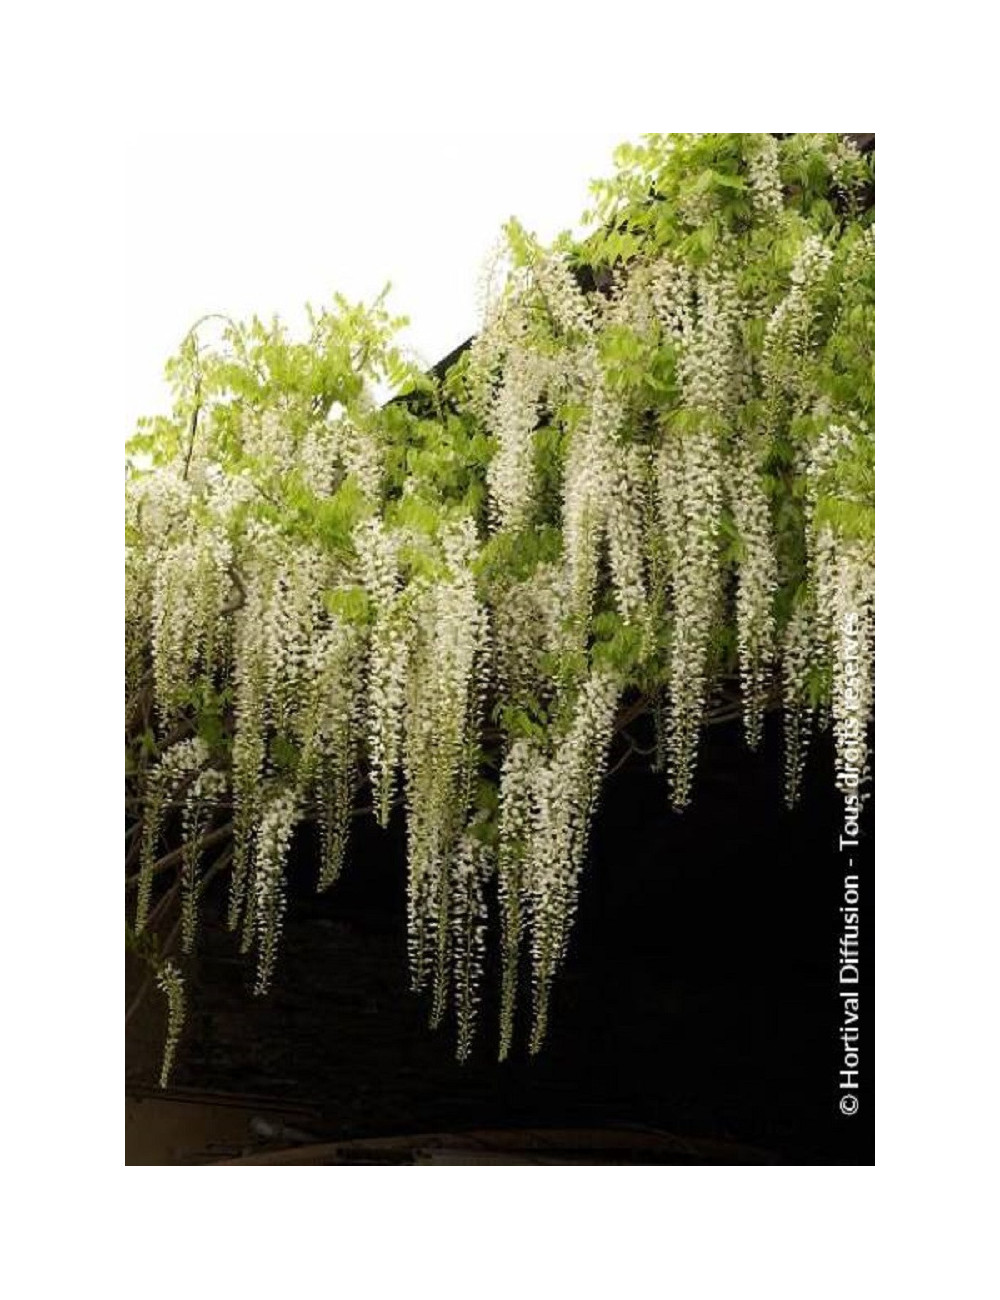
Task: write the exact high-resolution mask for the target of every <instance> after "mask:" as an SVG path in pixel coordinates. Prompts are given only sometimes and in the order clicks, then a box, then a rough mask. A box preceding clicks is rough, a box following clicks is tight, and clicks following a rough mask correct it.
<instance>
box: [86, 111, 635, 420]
mask: <svg viewBox="0 0 1000 1300" xmlns="http://www.w3.org/2000/svg"><path fill="white" fill-rule="evenodd" d="M628 138H630V135H629V132H627V131H625V132H622V131H620V130H615V131H604V132H600V131H598V132H591V133H589V134H586V135H583V134H577V135H573V134H558V135H557V134H540V133H535V134H533V135H520V136H519V135H510V134H505V135H502V136H500V135H497V136H490V135H488V134H486V135H484V134H476V135H472V134H451V135H447V136H437V137H435V136H423V137H420V138H416V137H413V138H410V139H406V138H403V139H401V138H400V137H399V135H398V134H397V135H395V136H393V137H392V138H391V140H390V139H389V138H388V137H385V136H379V135H370V134H366V133H365V132H364V131H358V132H356V133H353V134H324V135H288V136H285V137H281V138H277V137H275V138H270V139H268V138H263V139H262V138H260V137H259V136H256V137H250V136H248V135H244V136H239V135H233V136H229V137H227V136H219V135H213V136H207V137H206V136H193V135H183V136H180V135H177V136H146V137H144V138H142V139H141V140H139V139H137V140H134V141H132V142H130V143H129V144H128V145H127V147H126V149H125V151H124V153H123V156H122V174H120V175H119V176H118V177H116V182H117V184H116V188H118V187H119V186H120V189H121V202H122V203H123V204H124V205H125V211H124V212H122V213H121V214H120V215H121V217H122V218H123V219H122V220H121V222H120V225H119V223H116V225H118V228H119V231H120V237H121V239H122V240H123V241H124V246H123V247H122V248H120V249H118V250H117V253H118V255H119V256H120V258H121V264H123V266H124V268H125V270H124V274H122V275H121V276H120V279H119V294H120V296H121V297H122V299H123V301H122V302H121V303H120V304H119V311H120V312H121V313H122V314H121V317H120V319H121V320H122V321H123V322H124V328H123V329H122V331H121V335H120V337H119V339H118V341H116V348H117V349H118V350H119V355H118V357H117V359H116V374H117V379H116V386H117V391H116V392H115V394H114V408H113V409H114V418H115V420H116V423H117V427H116V431H115V436H116V437H128V436H129V435H130V434H131V433H132V431H133V428H134V421H135V419H136V418H137V417H138V416H139V415H148V414H154V413H157V412H159V411H165V410H167V409H168V404H169V391H168V389H167V386H166V384H165V383H164V382H163V378H162V374H163V364H164V362H165V361H166V359H167V357H168V356H169V355H171V354H172V353H173V352H174V351H175V349H176V347H177V344H178V343H179V341H180V339H181V338H182V337H183V335H184V334H185V333H186V331H187V330H188V328H189V327H190V326H191V324H193V322H194V321H195V320H197V319H198V317H199V316H201V315H203V314H205V313H206V312H211V311H218V312H224V313H226V314H228V315H230V316H235V317H244V316H247V315H249V314H251V313H253V312H257V313H258V314H259V315H261V316H265V317H266V316H268V315H270V314H271V313H272V312H277V313H278V314H279V315H281V316H283V317H284V318H285V319H287V320H289V321H295V320H298V319H300V315H299V314H300V312H301V308H302V306H303V304H304V303H305V302H306V301H307V300H308V301H311V302H313V303H314V304H317V305H318V304H320V303H322V302H324V301H328V300H329V298H330V297H331V296H332V294H333V293H334V292H335V291H337V290H339V291H340V292H342V293H344V294H345V295H346V296H347V297H349V298H351V299H366V300H368V299H371V298H372V297H374V296H375V295H376V294H377V293H378V292H379V290H380V289H381V288H382V286H383V285H384V284H385V282H386V281H387V280H391V281H392V292H391V295H390V298H389V306H390V308H392V309H393V310H394V311H397V312H399V313H402V314H405V315H408V316H409V317H410V319H411V326H410V328H409V330H408V331H407V333H406V335H405V336H404V338H405V341H406V342H407V343H408V344H409V345H410V346H411V347H412V348H413V349H415V351H416V352H417V353H418V354H420V355H421V356H422V357H423V358H424V359H426V361H427V362H428V364H430V363H433V362H434V361H437V360H438V359H439V358H440V357H442V356H444V355H445V354H446V353H447V352H449V351H450V350H451V349H452V348H453V347H455V346H456V345H457V344H458V343H460V342H462V340H463V339H465V338H467V337H468V335H470V334H471V333H473V332H474V330H475V329H476V324H477V321H476V288H477V281H478V278H479V273H480V269H481V266H482V264H483V261H484V258H485V257H486V255H487V253H488V252H489V249H490V247H491V246H492V244H493V242H494V241H495V239H496V237H497V235H498V234H499V232H500V228H501V226H502V224H503V223H504V222H505V221H506V220H507V218H508V217H510V216H517V217H518V218H520V220H521V221H522V222H523V223H524V224H525V225H526V226H527V227H528V228H529V229H531V230H534V231H535V232H536V233H537V234H539V235H540V236H541V237H542V238H543V239H550V238H551V237H552V236H554V235H555V234H556V233H558V231H560V230H562V229H564V228H565V227H567V226H573V225H575V224H576V222H577V221H578V219H579V216H580V214H581V212H582V211H583V210H584V208H585V207H586V206H587V203H588V189H587V184H588V181H590V180H591V179H593V178H594V177H596V176H603V175H607V174H608V173H609V171H610V167H611V151H612V149H613V148H614V146H615V145H616V144H618V143H619V142H620V141H621V140H624V139H628ZM109 432H110V430H109Z"/></svg>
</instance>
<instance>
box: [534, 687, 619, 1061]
mask: <svg viewBox="0 0 1000 1300" xmlns="http://www.w3.org/2000/svg"><path fill="white" fill-rule="evenodd" d="M619 695H620V687H619V685H618V683H617V682H616V680H615V679H614V677H613V676H611V675H610V674H609V673H605V672H600V671H594V672H592V673H591V674H590V676H589V677H588V678H587V679H586V680H585V681H584V682H583V683H582V685H581V687H580V690H579V694H578V696H577V699H576V702H575V706H574V708H573V713H572V716H571V719H570V722H569V725H568V727H567V730H566V732H565V734H564V735H563V736H562V738H561V739H560V740H559V741H558V742H557V746H556V750H555V753H554V755H553V757H552V759H551V760H550V762H548V763H547V764H544V765H540V766H538V767H537V768H536V769H535V772H534V784H533V790H532V804H533V807H532V823H531V831H530V840H529V844H528V849H527V853H526V855H525V856H526V868H527V869H526V873H525V875H526V879H525V894H526V900H525V901H526V903H527V911H528V916H529V944H530V949H531V965H532V988H533V992H534V1018H533V1024H532V1033H531V1044H532V1050H534V1051H537V1050H538V1048H539V1047H540V1046H541V1044H542V1041H543V1040H544V1038H545V1032H546V1028H547V1025H548V1009H549V996H550V993H551V990H552V982H553V980H554V978H555V975H556V973H557V971H558V969H559V967H560V966H561V965H562V962H563V960H564V959H565V956H566V948H567V944H568V942H569V933H570V928H571V926H572V923H573V918H574V916H575V914H576V904H577V897H578V894H579V878H580V870H581V868H582V866H583V860H584V855H585V852H586V845H587V834H588V831H589V827H590V819H591V816H592V814H593V811H594V806H595V804H596V801H597V795H598V791H599V790H600V785H601V779H602V777H603V774H604V767H605V763H606V760H607V750H608V745H609V744H610V741H611V734H612V730H613V726H614V718H615V710H616V709H617V706H618V699H619Z"/></svg>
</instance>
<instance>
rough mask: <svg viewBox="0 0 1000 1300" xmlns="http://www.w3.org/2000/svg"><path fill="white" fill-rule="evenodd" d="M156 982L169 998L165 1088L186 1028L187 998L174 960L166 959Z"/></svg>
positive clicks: (162, 1084)
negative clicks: (182, 1031) (182, 1032)
mask: <svg viewBox="0 0 1000 1300" xmlns="http://www.w3.org/2000/svg"><path fill="white" fill-rule="evenodd" d="M156 983H157V986H158V987H159V989H160V992H161V993H163V994H164V995H165V997H166V999H167V1038H166V1044H165V1046H164V1049H163V1065H162V1067H161V1069H160V1087H161V1088H165V1087H166V1086H167V1082H168V1081H169V1079H170V1072H171V1070H172V1069H173V1068H174V1057H175V1056H176V1055H177V1044H178V1042H179V1041H180V1036H181V1030H182V1029H183V1028H184V1014H185V1009H186V1008H185V998H184V979H183V976H182V975H181V973H180V971H179V970H178V969H177V967H176V965H175V964H174V963H173V962H172V961H169V960H168V961H165V962H164V963H163V965H162V966H161V967H160V969H159V971H158V972H157V975H156Z"/></svg>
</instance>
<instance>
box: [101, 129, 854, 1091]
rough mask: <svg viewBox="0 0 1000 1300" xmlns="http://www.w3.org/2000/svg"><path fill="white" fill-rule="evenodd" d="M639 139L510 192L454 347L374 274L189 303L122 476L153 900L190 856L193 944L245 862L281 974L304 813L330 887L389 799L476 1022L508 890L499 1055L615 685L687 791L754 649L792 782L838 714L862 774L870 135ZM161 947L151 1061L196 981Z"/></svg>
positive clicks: (429, 943)
mask: <svg viewBox="0 0 1000 1300" xmlns="http://www.w3.org/2000/svg"><path fill="white" fill-rule="evenodd" d="M618 161H619V171H618V173H617V174H616V175H615V176H614V177H613V178H612V179H611V180H609V181H606V182H603V183H600V184H598V185H597V186H595V212H594V213H593V214H591V215H592V218H593V220H592V222H591V233H590V234H588V235H587V236H586V237H585V238H583V239H581V240H578V241H575V242H574V241H573V240H571V239H570V238H569V237H568V236H564V237H561V238H560V239H559V240H558V241H556V244H555V245H554V246H553V247H551V248H546V247H543V246H541V245H540V244H539V243H538V242H537V241H536V240H534V239H533V238H532V237H531V236H529V235H528V234H527V233H526V232H525V231H524V230H522V229H521V228H520V227H519V226H517V225H516V224H512V225H511V226H510V227H509V228H508V230H507V232H506V238H505V240H504V242H503V245H502V247H501V250H500V252H499V254H498V256H497V258H496V259H495V260H494V263H493V264H492V268H491V272H490V274H489V276H488V277H487V285H486V291H485V294H484V315H483V325H482V329H481V331H480V333H479V335H478V336H477V338H476V339H475V341H474V343H473V345H472V346H471V348H470V349H468V351H467V352H466V353H465V354H464V355H463V356H462V357H461V358H460V359H459V360H458V361H457V362H456V363H454V364H453V365H452V366H451V368H450V370H449V371H448V373H447V374H446V375H444V376H443V378H442V377H440V376H427V375H424V374H421V373H419V372H418V371H417V370H416V369H415V368H414V367H413V366H412V365H411V364H410V363H408V362H407V360H406V359H405V357H404V356H403V355H402V354H401V353H400V352H399V351H398V350H397V349H396V348H395V347H394V345H393V343H392V337H393V333H394V330H395V329H396V327H397V326H398V322H396V321H393V320H391V319H390V318H389V317H388V315H387V314H386V313H385V311H384V308H383V307H382V304H381V301H380V302H379V303H377V304H375V306H374V307H373V308H369V309H365V308H360V307H353V306H351V305H349V304H347V303H345V302H344V301H343V300H338V301H337V303H336V305H335V309H334V310H333V311H331V312H327V313H321V314H315V313H312V314H311V315H310V324H311V333H310V336H309V340H308V342H306V343H302V342H297V341H295V340H292V339H291V338H289V336H288V335H287V334H286V333H285V332H284V330H283V328H282V327H281V326H280V325H277V324H274V325H271V326H266V325H264V324H262V323H261V322H259V321H254V322H252V324H251V325H249V326H236V325H231V326H230V327H229V328H228V329H227V331H226V334H225V337H224V340H223V343H222V345H220V346H219V347H218V348H216V349H213V350H208V349H205V348H203V347H202V346H201V345H200V344H199V342H198V340H197V338H195V337H194V336H192V338H190V339H189V340H186V341H185V345H184V347H183V348H182V350H181V354H180V356H179V358H178V359H177V361H175V362H174V363H172V368H171V377H172V378H173V381H174V383H175V387H176V391H177V399H176V409H175V412H174V415H173V417H171V418H170V419H167V420H160V421H152V422H149V423H148V424H147V425H146V426H144V428H143V429H142V430H141V431H140V434H139V436H138V437H137V438H136V439H135V440H134V443H133V444H132V450H131V455H132V461H131V467H130V473H129V477H128V480H127V486H126V540H127V551H126V690H127V694H128V705H127V718H128V728H129V730H128V735H127V741H128V745H129V751H128V753H129V759H128V769H127V771H128V777H127V783H128V784H127V800H128V803H127V807H128V808H129V809H131V810H132V811H131V813H130V816H131V817H132V820H133V825H132V827H131V828H130V833H131V835H132V836H133V840H132V842H133V844H134V845H135V851H134V854H133V857H134V859H135V860H136V861H137V862H138V870H137V872H136V873H135V875H134V876H133V877H131V878H130V880H131V882H132V884H133V886H134V887H135V891H136V895H135V905H134V911H133V912H132V915H131V921H132V927H133V929H134V930H135V932H136V933H137V934H138V933H143V932H145V929H146V928H147V927H148V926H152V925H153V922H154V920H155V917H156V908H157V907H158V906H159V903H158V901H157V900H159V899H160V898H164V899H166V898H167V897H168V895H167V893H166V892H165V887H166V882H168V881H169V880H170V868H171V867H175V868H176V870H177V871H178V872H179V881H178V883H179V886H180V890H179V893H180V900H181V921H182V924H181V951H182V953H183V954H185V955H186V954H187V953H189V952H190V951H191V950H192V949H193V946H194V944H195V941H196V932H197V914H198V901H199V898H200V897H201V895H202V894H203V893H204V890H205V888H206V887H207V883H208V882H209V880H210V879H212V878H213V877H214V875H215V874H216V873H217V872H219V871H221V870H222V869H223V868H226V869H228V871H229V890H230V893H229V922H230V925H231V927H232V928H233V929H234V930H238V931H239V932H240V935H241V939H242V944H243V947H244V949H245V950H246V951H250V950H253V951H254V952H255V954H256V962H257V978H256V987H257V989H258V990H259V991H261V992H263V991H264V990H266V989H267V987H268V986H269V984H270V983H271V980H272V977H273V974H274V970H275V966H276V962H277V960H278V954H279V950H280V935H281V929H282V923H283V918H284V914H285V909H286V905H287V885H286V878H285V873H286V867H287V859H288V854H289V852H290V846H291V844H292V840H293V837H294V836H295V834H296V828H297V827H299V826H300V825H301V824H305V823H312V824H314V825H315V826H316V827H317V828H318V833H319V843H320V846H321V860H320V863H319V865H318V870H317V878H318V883H319V885H320V887H321V888H325V887H328V886H330V885H331V884H333V882H334V881H335V880H336V879H337V877H338V876H339V874H340V872H341V870H342V867H343V864H344V861H345V856H346V853H347V847H348V837H349V830H350V825H351V821H352V818H353V816H354V815H355V814H356V813H357V812H358V811H360V810H361V809H362V808H364V807H368V808H370V810H371V811H372V812H373V813H374V815H375V816H376V818H377V819H378V820H379V822H380V823H381V824H382V825H383V826H384V825H387V824H388V822H389V820H390V818H391V817H392V816H393V813H394V809H396V808H397V807H398V806H399V805H400V804H402V805H403V815H404V816H405V819H406V829H407V852H408V918H409V919H408V949H409V957H410V966H411V975H412V980H413V984H414V987H416V988H418V989H423V988H426V989H428V991H429V1000H430V1007H431V1019H432V1022H434V1023H437V1022H439V1021H440V1020H441V1019H442V1018H443V1016H444V1015H445V1014H446V1012H448V1011H449V1009H451V1011H452V1012H453V1014H454V1017H455V1022H456V1026H457V1035H458V1052H459V1055H460V1057H465V1056H466V1055H467V1054H468V1053H469V1051H470V1049H471V1044H472V1039H473V1033H474V1029H475V1026H476V1021H477V1013H478V1009H479V1005H480V982H481V977H482V971H483V965H484V948H485V941H486V940H485V936H486V933H487V925H488V915H489V910H490V907H491V900H493V899H494V897H495V898H496V902H497V905H498V908H499V918H500V931H501V942H502V949H503V952H502V957H503V969H502V977H501V990H500V1003H501V1009H500V1020H501V1023H500V1051H501V1055H502V1056H506V1055H507V1053H508V1052H509V1051H510V1050H511V1048H512V1044H513V1034H514V1026H515V1020H516V1011H517V1001H518V988H519V985H520V983H521V982H522V977H523V979H524V980H525V981H526V980H527V979H528V975H529V973H530V985H531V991H532V1024H531V1030H530V1045H531V1048H532V1050H537V1048H538V1047H539V1046H540V1045H541V1043H542V1041H543V1039H544V1037H545V1033H546V1028H547V1024H548V1020H549V1009H550V1000H551V995H552V990H553V984H554V980H555V977H556V975H557V973H558V971H559V969H560V967H561V965H562V964H563V963H564V961H565V960H566V955H567V951H568V945H569V941H570V935H571V932H572V924H573V918H574V915H575V912H576V906H577V899H578V894H579V888H580V879H581V874H582V871H583V868H584V864H585V860H586V847H587V836H588V827H589V824H590V821H591V818H592V815H593V812H594V808H595V805H596V802H597V799H598V797H599V792H600V787H601V782H602V778H603V774H604V772H605V765H606V760H607V755H608V752H609V748H610V746H611V744H612V741H613V739H614V737H615V735H616V733H618V732H619V731H620V730H621V729H622V728H623V727H624V726H625V725H626V723H625V721H624V719H626V718H628V719H634V718H637V717H640V716H641V715H643V714H644V713H649V714H650V715H652V716H653V717H654V718H655V720H656V724H657V728H658V732H659V733H660V734H658V749H659V751H660V752H661V753H662V755H663V757H664V759H665V762H666V767H667V777H668V790H669V797H670V799H671V800H672V802H673V804H674V805H675V806H676V807H677V808H679V809H680V808H683V807H685V806H686V805H687V804H689V803H690V802H691V800H692V799H693V798H695V797H696V790H697V785H696V779H695V778H696V769H697V761H698V749H699V739H700V735H701V731H702V728H703V727H704V725H705V723H706V720H707V719H708V718H709V717H710V716H711V714H712V711H713V707H714V703H715V701H716V699H717V697H718V695H719V693H720V692H722V691H727V690H728V689H729V687H730V686H731V684H733V683H735V684H736V685H737V686H738V689H739V693H740V695H741V697H742V705H743V715H744V728H745V734H746V739H747V741H748V742H749V744H750V745H751V746H752V747H753V746H756V745H757V744H759V742H760V740H761V736H762V733H763V729H764V725H765V716H766V714H767V713H768V711H769V710H770V709H771V708H772V707H773V706H775V705H776V704H779V703H783V704H784V709H785V735H786V753H787V760H786V762H787V768H786V770H787V790H786V793H787V796H788V799H789V801H790V802H794V800H795V798H796V797H797V796H798V793H799V790H800V787H801V779H802V774H803V770H804V762H805V756H806V751H807V745H808V740H809V734H810V731H811V728H812V725H813V723H814V721H816V720H819V721H824V720H829V722H830V723H831V724H832V729H833V734H834V739H835V743H836V750H837V767H838V773H837V778H836V779H837V780H838V782H839V783H840V786H841V788H842V789H843V790H844V791H845V795H846V794H847V793H848V790H854V789H856V788H857V785H858V782H860V783H861V784H863V783H864V779H865V776H866V773H867V767H868V761H869V760H868V751H867V728H868V724H869V721H870V717H871V712H872V707H873V690H874V437H873V429H874V385H873V379H872V363H873V338H874V226H873V221H872V213H871V210H870V205H869V204H868V199H867V197H866V196H867V195H868V193H869V190H870V185H871V165H870V163H869V161H868V160H867V159H864V158H862V157H861V156H860V155H859V154H858V153H857V151H856V150H855V149H854V147H853V146H852V145H851V144H850V143H849V142H848V141H845V140H843V139H840V138H838V137H833V136H802V135H796V136H790V137H785V138H780V139H779V138H777V137H772V136H767V135H722V136H713V135H705V136H670V137H667V136H651V137H647V138H646V139H645V140H644V141H643V142H642V143H641V144H639V145H636V146H628V147H625V148H623V150H622V151H621V152H620V155H619V159H618ZM378 387H381V388H382V389H383V390H384V389H385V388H386V387H388V388H389V389H391V390H392V391H394V392H395V393H396V394H397V400H393V401H390V402H389V403H388V404H387V405H383V406H381V407H379V406H378V404H377V403H376V402H375V400H374V396H373V394H374V392H375V391H376V389H377V388H378ZM178 839H179V841H180V847H179V849H178V848H176V847H175V846H176V844H177V841H178ZM130 852H131V850H130ZM210 854H214V856H211V857H210V856H209V855H210ZM161 883H162V886H163V889H162V890H161ZM154 904H155V907H154ZM522 968H523V969H522ZM158 969H159V971H160V981H161V985H162V987H163V989H164V991H165V993H166V994H167V998H168V1001H169V1004H170V1026H171V1028H170V1030H169V1035H170V1037H169V1043H168V1053H167V1059H166V1061H165V1065H164V1071H165V1074H166V1073H167V1072H168V1071H169V1065H170V1062H171V1060H172V1058H173V1055H174V1051H175V1048H176V1042H177V1035H178V1034H179V1025H180V1017H181V1015H182V1013H183V985H182V983H181V975H180V971H179V968H178V967H177V966H176V965H175V964H173V963H167V964H166V965H164V964H163V963H162V962H161V963H160V965H159V967H158Z"/></svg>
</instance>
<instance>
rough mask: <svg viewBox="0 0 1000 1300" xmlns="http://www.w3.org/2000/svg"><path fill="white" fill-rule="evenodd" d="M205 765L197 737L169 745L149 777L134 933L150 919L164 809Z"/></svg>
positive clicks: (204, 749)
mask: <svg viewBox="0 0 1000 1300" xmlns="http://www.w3.org/2000/svg"><path fill="white" fill-rule="evenodd" d="M207 762H208V747H207V745H206V744H205V742H204V741H203V740H202V739H201V738H200V737H196V738H194V739H191V740H182V741H178V743H177V744H175V745H171V747H170V748H169V749H167V750H166V751H165V752H164V754H163V756H162V758H161V759H160V762H159V764H158V765H157V766H156V767H155V768H154V769H153V770H152V772H151V773H150V776H149V793H148V798H147V802H146V813H145V819H144V821H143V828H142V852H141V854H140V859H139V888H138V897H137V900H136V909H135V929H136V932H137V933H138V932H141V931H142V929H143V928H144V927H145V924H146V921H147V919H148V917H149V905H150V901H151V899H152V891H153V877H154V874H155V870H156V863H155V859H156V845H157V842H158V841H159V838H160V830H161V826H162V820H163V812H164V808H165V806H166V804H167V803H168V802H169V800H171V799H172V798H173V797H174V796H175V795H176V794H177V793H178V792H179V790H180V789H181V788H183V786H184V785H185V784H187V783H188V782H189V781H191V780H193V779H194V778H195V777H196V776H197V774H198V773H199V772H200V770H201V769H202V768H203V767H204V766H205V764H206V763H207Z"/></svg>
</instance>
